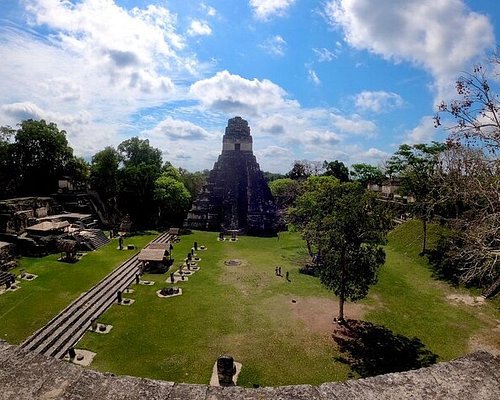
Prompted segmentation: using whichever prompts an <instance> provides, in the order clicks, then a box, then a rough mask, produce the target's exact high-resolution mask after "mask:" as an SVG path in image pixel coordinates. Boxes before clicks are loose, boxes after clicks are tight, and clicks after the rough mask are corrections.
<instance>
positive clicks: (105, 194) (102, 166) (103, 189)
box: [90, 146, 120, 202]
mask: <svg viewBox="0 0 500 400" xmlns="http://www.w3.org/2000/svg"><path fill="white" fill-rule="evenodd" d="M119 165H120V155H119V154H118V152H117V151H116V150H115V149H114V148H113V147H111V146H108V147H106V148H105V149H104V150H101V151H99V152H98V153H96V154H95V155H94V156H93V157H92V163H91V166H90V185H91V187H92V189H94V190H96V191H97V192H98V193H99V195H100V196H101V198H102V199H103V200H104V201H106V202H109V201H110V199H113V198H115V197H116V195H117V194H118V167H119Z"/></svg>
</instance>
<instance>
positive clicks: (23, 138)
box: [14, 119, 73, 194]
mask: <svg viewBox="0 0 500 400" xmlns="http://www.w3.org/2000/svg"><path fill="white" fill-rule="evenodd" d="M14 158H15V162H16V165H15V167H17V168H16V169H17V172H18V173H19V181H20V188H19V191H20V193H22V194H50V193H52V192H54V191H55V190H56V189H57V181H58V178H59V177H60V176H61V175H62V174H63V173H64V171H65V168H66V166H67V165H68V163H69V162H70V160H71V159H72V158H73V149H72V148H71V147H69V145H68V141H67V139H66V132H65V131H63V130H59V129H58V128H57V125H56V124H54V123H53V122H50V123H48V124H47V123H46V122H45V121H44V120H40V121H34V120H31V119H29V120H26V121H22V122H21V123H20V124H19V129H18V130H17V131H16V136H15V143H14Z"/></svg>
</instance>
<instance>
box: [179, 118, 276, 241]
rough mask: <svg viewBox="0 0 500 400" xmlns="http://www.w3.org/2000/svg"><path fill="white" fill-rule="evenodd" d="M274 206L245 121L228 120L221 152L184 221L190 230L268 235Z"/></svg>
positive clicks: (273, 228) (274, 217)
mask: <svg viewBox="0 0 500 400" xmlns="http://www.w3.org/2000/svg"><path fill="white" fill-rule="evenodd" d="M275 220H276V207H275V205H274V201H273V197H272V195H271V191H270V189H269V186H268V185H267V182H266V180H265V179H264V175H263V173H262V171H261V170H260V167H259V164H258V163H257V160H256V158H255V156H254V154H253V150H252V136H251V135H250V127H249V126H248V122H247V121H245V120H244V119H243V118H241V117H234V118H231V119H230V120H229V121H228V124H227V127H226V131H225V134H224V137H223V139H222V153H221V154H220V156H219V158H218V160H217V161H216V162H215V164H214V167H213V169H212V171H210V174H209V176H208V178H207V182H206V184H205V185H204V187H203V189H202V191H201V193H200V194H199V196H198V198H197V199H196V200H195V201H194V203H193V206H192V208H191V210H190V211H189V213H188V216H187V218H186V221H185V226H186V227H187V228H191V229H201V230H212V231H239V232H241V233H243V232H245V233H249V234H255V235H268V234H272V233H274V231H275Z"/></svg>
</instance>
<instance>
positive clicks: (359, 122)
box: [331, 114, 377, 137]
mask: <svg viewBox="0 0 500 400" xmlns="http://www.w3.org/2000/svg"><path fill="white" fill-rule="evenodd" d="M331 119H332V124H333V125H334V126H335V127H336V128H337V129H339V130H340V131H341V132H343V133H350V134H355V135H360V136H366V137H372V136H373V135H374V134H375V132H376V130H377V126H376V125H375V123H374V122H372V121H368V120H366V119H363V118H361V117H360V116H359V115H357V114H354V115H352V116H350V117H346V116H344V115H340V114H332V116H331Z"/></svg>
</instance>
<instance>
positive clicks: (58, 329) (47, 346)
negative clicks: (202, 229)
mask: <svg viewBox="0 0 500 400" xmlns="http://www.w3.org/2000/svg"><path fill="white" fill-rule="evenodd" d="M171 240H172V235H170V234H169V233H163V234H161V235H160V236H158V237H157V238H156V239H154V240H153V241H152V243H165V242H168V241H171ZM137 256H138V254H135V255H134V256H132V257H130V258H129V259H128V260H127V261H125V262H124V263H123V264H122V265H120V266H119V267H118V268H116V269H115V270H114V271H113V272H111V273H110V274H109V275H108V276H106V277H105V278H104V279H102V280H101V281H100V282H99V283H98V284H97V285H95V286H94V287H93V288H92V289H90V290H89V291H88V292H85V293H83V294H82V295H81V296H80V297H79V298H77V299H76V300H75V301H73V303H71V304H70V305H69V306H68V307H66V308H65V309H64V310H63V311H61V312H60V313H59V314H58V315H56V316H55V317H54V318H52V320H51V321H49V323H48V324H47V325H45V326H44V327H42V328H40V329H39V330H38V331H36V332H35V333H34V334H33V335H31V336H30V337H28V338H27V339H26V340H25V341H24V342H23V343H21V347H23V348H26V349H28V350H31V351H34V352H36V353H40V354H45V355H48V356H52V357H56V358H63V357H64V355H65V354H66V352H67V351H68V349H69V348H70V347H71V346H73V345H74V344H75V343H76V342H77V341H78V340H79V339H80V337H81V336H83V334H84V333H85V331H86V330H87V329H88V328H89V327H90V325H91V323H92V320H94V319H95V318H98V317H99V316H100V315H101V314H102V313H104V312H105V311H106V310H107V309H108V308H109V307H110V306H111V305H112V304H113V303H114V302H115V300H116V293H117V291H118V290H120V291H123V290H124V289H126V288H127V287H128V286H129V285H130V284H131V283H132V282H133V281H134V278H135V275H136V274H137V273H138V272H139V266H140V261H139V260H138V259H137Z"/></svg>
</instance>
